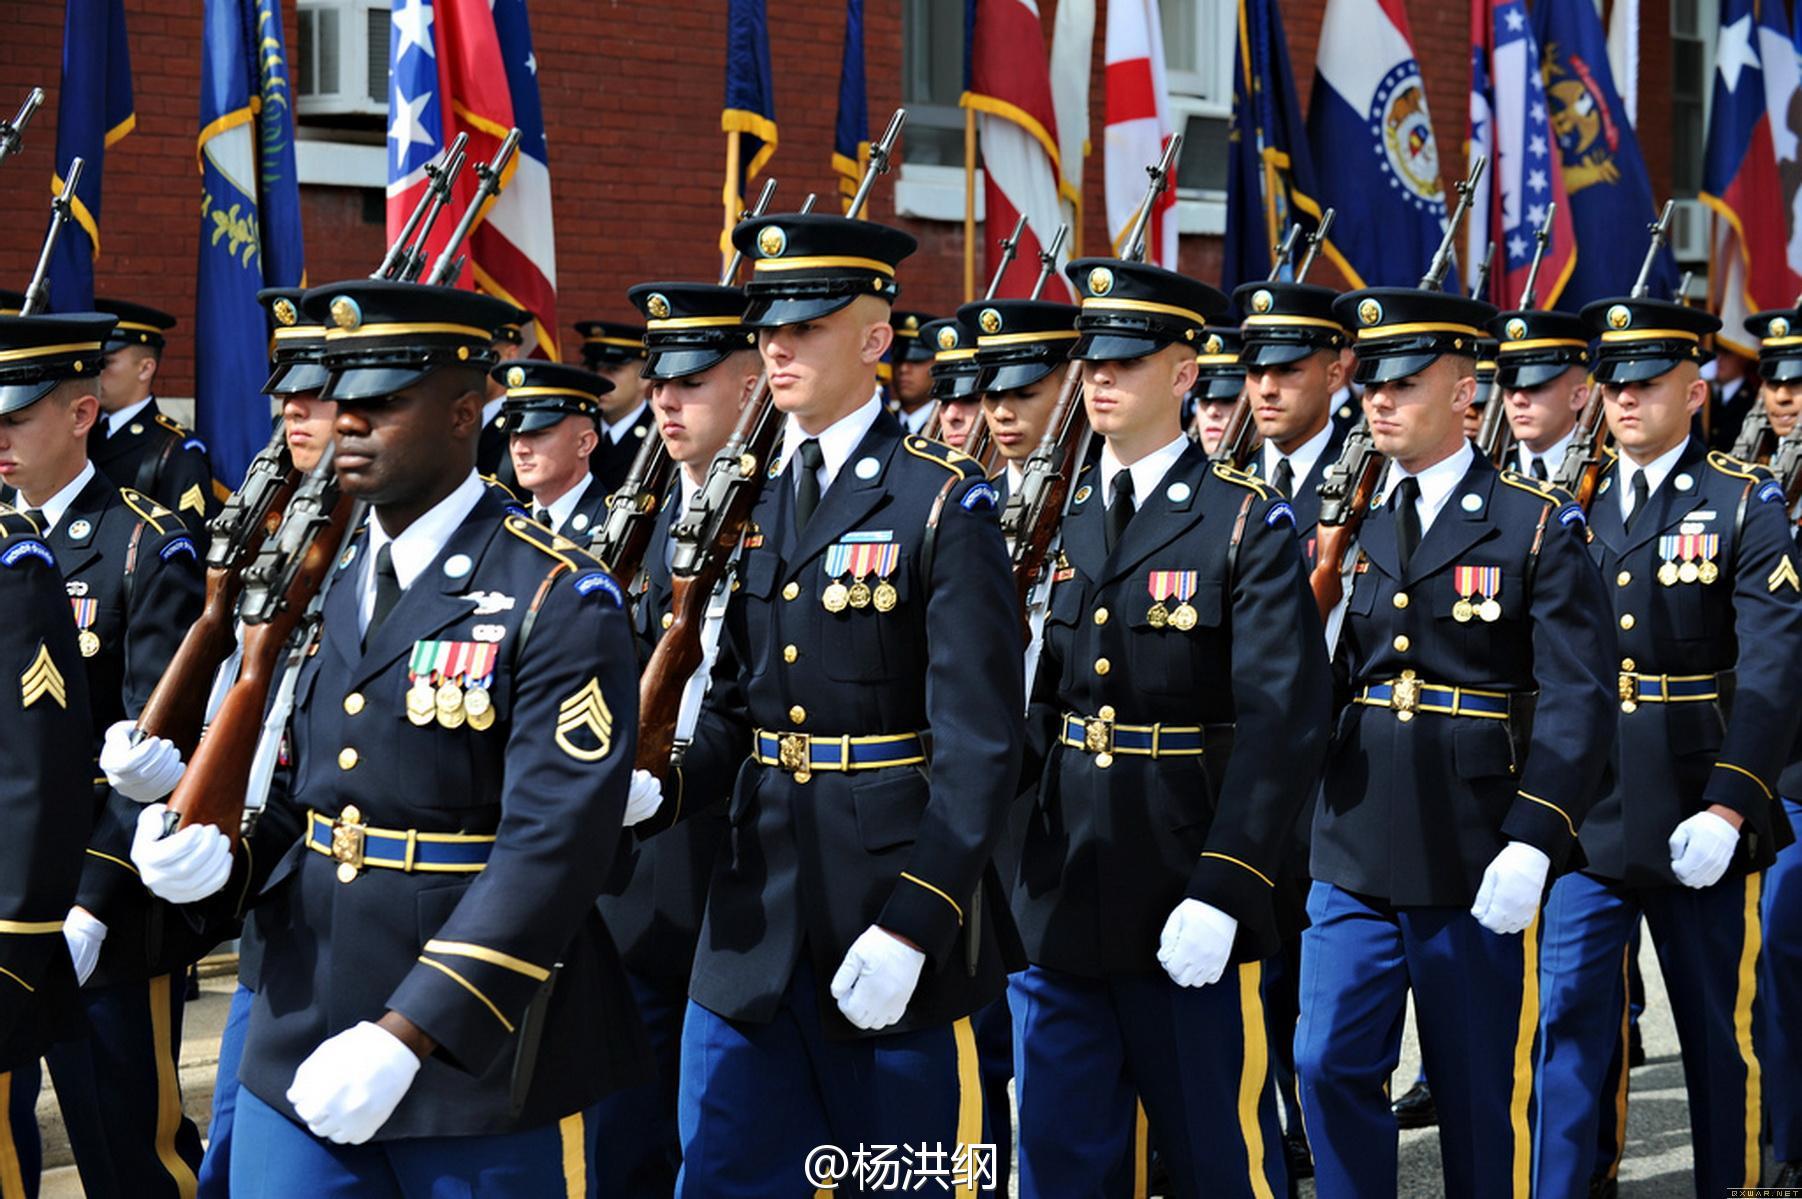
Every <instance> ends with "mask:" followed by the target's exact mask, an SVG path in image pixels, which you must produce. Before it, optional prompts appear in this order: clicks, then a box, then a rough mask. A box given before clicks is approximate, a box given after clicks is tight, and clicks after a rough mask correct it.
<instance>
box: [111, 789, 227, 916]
mask: <svg viewBox="0 0 1802 1199" xmlns="http://www.w3.org/2000/svg"><path fill="white" fill-rule="evenodd" d="M168 814H169V805H168V804H160V803H154V804H150V805H149V806H147V807H146V808H145V809H144V810H143V811H141V812H139V813H138V830H137V832H135V833H133V834H132V838H131V861H132V865H134V866H136V867H137V868H138V877H140V878H142V879H143V880H144V886H145V887H146V888H148V889H149V891H150V893H151V894H152V895H155V896H156V897H157V898H159V899H166V900H168V901H169V902H170V903H193V902H194V901H195V900H197V899H205V898H206V897H207V896H209V895H211V894H212V893H213V892H215V891H217V890H218V889H219V888H220V887H223V886H224V885H225V880H226V879H228V878H230V877H231V872H232V843H231V840H230V838H228V837H227V836H226V835H225V834H224V833H222V832H220V831H219V830H218V829H216V828H214V827H213V826H212V825H210V824H190V825H189V826H188V827H187V828H184V829H177V830H176V831H175V832H173V833H170V834H169V835H168V836H167V837H165V836H163V817H165V816H167V815H168Z"/></svg>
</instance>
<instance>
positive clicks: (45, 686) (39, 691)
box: [19, 644, 69, 708]
mask: <svg viewBox="0 0 1802 1199" xmlns="http://www.w3.org/2000/svg"><path fill="white" fill-rule="evenodd" d="M45 696H49V697H50V698H51V699H53V700H55V701H56V706H57V707H59V708H67V707H68V706H69V690H68V686H67V685H66V684H65V683H64V682H63V675H62V671H60V670H58V669H57V668H56V663H55V662H53V661H51V659H50V647H49V646H48V645H42V644H40V645H39V646H38V656H37V657H35V658H33V659H32V660H31V665H30V666H27V667H26V668H25V673H24V674H22V675H20V676H19V698H20V701H21V706H23V707H27V708H29V707H31V705H33V704H35V703H37V702H38V701H39V700H40V699H43V698H44V697H45Z"/></svg>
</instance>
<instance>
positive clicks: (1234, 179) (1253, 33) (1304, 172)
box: [1221, 0, 1320, 292]
mask: <svg viewBox="0 0 1802 1199" xmlns="http://www.w3.org/2000/svg"><path fill="white" fill-rule="evenodd" d="M1227 153H1228V158H1227V168H1226V262H1225V265H1224V266H1223V267H1222V269H1221V283H1222V285H1223V286H1224V287H1225V289H1226V290H1227V291H1229V292H1230V291H1232V289H1233V288H1235V287H1237V286H1238V285H1239V284H1241V283H1249V282H1251V281H1252V280H1254V279H1263V278H1265V277H1267V276H1268V275H1269V274H1270V266H1271V255H1273V254H1275V253H1276V249H1277V246H1278V245H1280V244H1281V242H1282V238H1283V233H1284V231H1285V230H1286V229H1287V228H1288V227H1289V225H1290V223H1291V222H1297V221H1299V222H1300V223H1301V225H1302V226H1303V228H1304V229H1306V230H1308V231H1310V232H1311V231H1312V230H1313V229H1314V227H1315V226H1316V225H1317V224H1318V223H1319V219H1320V203H1319V201H1318V200H1317V199H1316V198H1315V195H1316V193H1315V184H1314V160H1313V155H1312V154H1311V153H1310V152H1309V149H1308V131H1307V127H1306V125H1305V123H1304V121H1303V119H1302V110H1301V105H1300V104H1299V103H1297V101H1296V99H1295V76H1294V74H1293V73H1292V72H1291V71H1290V69H1289V46H1288V42H1287V39H1286V38H1285V37H1284V36H1283V16H1282V13H1281V12H1280V11H1279V10H1278V8H1277V5H1276V0H1243V2H1242V3H1241V4H1240V5H1239V45H1238V53H1237V54H1235V55H1234V56H1233V121H1232V127H1231V130H1230V132H1229V133H1228V135H1227Z"/></svg>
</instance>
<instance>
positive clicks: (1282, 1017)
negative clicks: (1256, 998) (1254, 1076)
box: [1264, 937, 1307, 1139]
mask: <svg viewBox="0 0 1802 1199" xmlns="http://www.w3.org/2000/svg"><path fill="white" fill-rule="evenodd" d="M1264 1014H1265V1018H1266V1020H1267V1021H1268V1022H1269V1025H1270V1075H1271V1078H1272V1079H1273V1080H1275V1082H1276V1094H1277V1098H1279V1099H1281V1100H1282V1101H1283V1132H1284V1133H1285V1134H1287V1135H1289V1136H1301V1137H1303V1138H1304V1139H1306V1135H1307V1130H1306V1129H1304V1128H1303V1127H1302V1126H1301V1096H1299V1095H1298V1094H1297V1093H1296V1090H1295V1025H1296V1023H1297V1022H1298V1021H1299V1020H1300V1019H1301V938H1299V937H1295V938H1292V939H1291V940H1289V941H1288V942H1286V943H1285V944H1284V945H1283V947H1282V948H1281V949H1279V950H1277V951H1276V952H1275V953H1273V954H1271V955H1270V956H1269V957H1268V958H1266V959H1265V960H1264Z"/></svg>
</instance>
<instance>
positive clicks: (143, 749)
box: [100, 720, 187, 803]
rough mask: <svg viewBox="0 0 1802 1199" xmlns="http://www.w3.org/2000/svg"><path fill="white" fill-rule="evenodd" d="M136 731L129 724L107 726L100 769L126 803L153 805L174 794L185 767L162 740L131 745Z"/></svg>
mask: <svg viewBox="0 0 1802 1199" xmlns="http://www.w3.org/2000/svg"><path fill="white" fill-rule="evenodd" d="M137 728H138V726H137V724H136V723H134V722H133V721H130V720H116V721H114V722H113V723H112V724H111V725H110V726H108V728H107V730H106V738H105V739H104V740H103V741H102V742H101V745H100V769H101V772H102V773H104V774H105V775H106V781H107V782H109V783H111V784H112V785H113V789H114V790H116V791H118V792H119V794H120V795H123V796H124V797H125V798H126V799H129V800H131V801H133V802H134V803H155V802H156V801H157V800H159V799H161V798H163V796H165V795H167V794H169V792H171V791H173V790H175V784H177V783H179V782H181V776H182V772H183V771H185V770H186V769H187V767H186V766H185V765H183V764H182V760H181V754H180V753H179V752H178V751H177V750H176V748H175V746H174V745H172V744H170V743H169V742H168V741H166V740H164V739H163V738H161V737H145V738H144V739H143V740H141V741H139V742H138V743H137V744H136V745H133V744H132V743H131V735H132V734H133V733H134V732H136V731H137Z"/></svg>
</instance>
